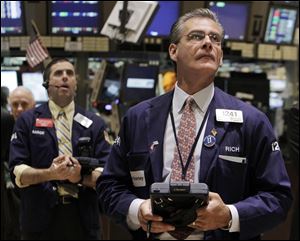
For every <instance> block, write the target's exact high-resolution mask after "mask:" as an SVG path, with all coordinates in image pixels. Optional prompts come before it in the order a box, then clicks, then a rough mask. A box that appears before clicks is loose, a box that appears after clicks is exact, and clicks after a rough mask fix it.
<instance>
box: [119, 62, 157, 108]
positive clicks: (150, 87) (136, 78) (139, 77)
mask: <svg viewBox="0 0 300 241" xmlns="http://www.w3.org/2000/svg"><path fill="white" fill-rule="evenodd" d="M158 72H159V68H158V66H153V65H142V64H127V66H126V67H125V73H124V78H123V82H122V89H121V101H122V102H123V103H128V105H130V106H131V105H134V104H137V103H138V102H141V101H143V100H146V99H149V98H152V97H154V96H155V91H156V85H157V81H158Z"/></svg>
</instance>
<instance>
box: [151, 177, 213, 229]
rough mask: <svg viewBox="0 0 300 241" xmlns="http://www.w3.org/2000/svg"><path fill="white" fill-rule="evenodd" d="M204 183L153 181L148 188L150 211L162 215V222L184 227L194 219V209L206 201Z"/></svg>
mask: <svg viewBox="0 0 300 241" xmlns="http://www.w3.org/2000/svg"><path fill="white" fill-rule="evenodd" d="M208 192H209V190H208V186H207V185H206V184H205V183H189V182H174V183H158V182H156V183H153V184H152V185H151V190H150V198H151V206H152V213H153V214H157V215H159V216H161V217H163V222H165V223H169V224H171V225H174V226H175V227H184V226H187V225H189V224H191V223H192V222H193V221H195V220H196V218H197V214H196V209H198V208H200V207H202V206H204V205H206V204H207V202H208Z"/></svg>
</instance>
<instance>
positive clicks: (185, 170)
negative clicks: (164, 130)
mask: <svg viewBox="0 0 300 241" xmlns="http://www.w3.org/2000/svg"><path fill="white" fill-rule="evenodd" d="M213 100H214V98H213V99H212V100H211V102H210V104H209V106H208V108H207V110H206V113H205V115H204V118H203V121H202V123H201V126H200V128H199V130H198V133H197V136H196V138H195V141H194V143H193V145H192V148H191V150H190V153H189V156H188V159H187V161H186V163H185V165H184V164H183V160H182V155H181V152H180V149H179V142H178V138H177V134H176V127H175V121H174V115H173V110H172V105H171V108H170V117H171V122H172V128H173V133H174V137H175V141H176V146H177V151H178V154H179V159H180V164H181V168H182V175H181V178H182V180H185V177H186V173H187V170H188V167H189V165H190V162H191V160H192V157H193V154H194V151H195V149H196V146H197V143H198V140H199V137H200V134H201V132H202V129H203V127H204V124H205V122H206V119H207V118H208V114H209V113H210V110H211V107H212V102H213Z"/></svg>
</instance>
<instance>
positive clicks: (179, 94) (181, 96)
mask: <svg viewBox="0 0 300 241" xmlns="http://www.w3.org/2000/svg"><path fill="white" fill-rule="evenodd" d="M188 96H190V95H189V94H188V93H186V92H185V91H184V90H182V89H181V88H180V87H179V86H178V84H177V82H176V85H175V90H174V96H173V106H172V108H173V110H174V112H176V113H179V112H180V111H181V109H182V107H183V105H184V103H185V100H186V98H187V97H188ZM192 96H193V99H194V101H195V102H196V104H197V106H198V108H199V109H200V111H201V112H204V113H205V112H206V110H207V108H208V105H209V103H210V102H211V100H212V98H213V96H214V84H213V83H211V84H210V85H208V86H207V87H205V88H204V89H202V90H200V91H198V92H196V93H195V94H193V95H192Z"/></svg>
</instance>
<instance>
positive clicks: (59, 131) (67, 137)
mask: <svg viewBox="0 0 300 241" xmlns="http://www.w3.org/2000/svg"><path fill="white" fill-rule="evenodd" d="M55 127H56V136H57V141H58V150H59V155H69V156H72V143H71V132H70V127H69V124H68V121H67V117H66V113H65V112H64V111H60V112H59V113H58V116H57V120H56V123H55Z"/></svg>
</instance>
